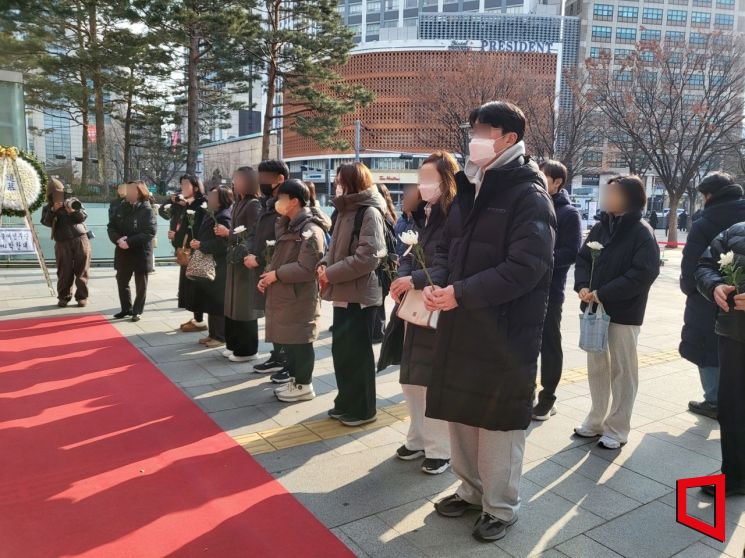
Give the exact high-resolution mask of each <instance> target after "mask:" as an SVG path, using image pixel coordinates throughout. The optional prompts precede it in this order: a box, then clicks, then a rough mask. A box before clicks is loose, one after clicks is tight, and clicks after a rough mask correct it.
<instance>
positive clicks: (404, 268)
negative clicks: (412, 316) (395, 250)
mask: <svg viewBox="0 0 745 558" xmlns="http://www.w3.org/2000/svg"><path fill="white" fill-rule="evenodd" d="M446 219H447V217H446V215H445V213H444V212H443V211H442V207H441V206H440V204H439V203H438V204H435V205H433V206H432V211H431V212H430V215H429V220H427V222H426V224H425V216H424V212H423V206H422V208H420V211H417V213H416V214H415V217H414V223H415V229H414V230H416V231H418V232H419V244H420V245H421V247H422V248H423V250H424V262H425V263H426V264H427V269H429V268H430V267H432V263H433V262H434V259H435V250H436V248H437V245H438V244H439V243H440V242H441V241H442V234H443V232H444V230H445V221H446ZM397 275H398V277H409V276H411V280H412V282H413V283H414V288H416V289H420V290H421V289H424V287H426V286H427V285H428V283H427V275H426V274H425V273H424V270H423V269H422V266H421V264H420V263H419V261H418V260H417V258H415V257H414V254H413V253H409V254H408V255H407V256H405V257H404V258H402V259H401V260H400V264H399V267H398V274H397ZM436 335H437V334H436V331H435V330H433V329H427V328H424V327H419V326H415V325H413V324H408V325H407V326H406V336H405V337H404V346H403V352H402V354H401V374H400V378H399V380H400V382H401V383H402V384H413V385H416V386H428V385H429V382H430V377H431V376H432V365H433V364H434V356H435V343H436Z"/></svg>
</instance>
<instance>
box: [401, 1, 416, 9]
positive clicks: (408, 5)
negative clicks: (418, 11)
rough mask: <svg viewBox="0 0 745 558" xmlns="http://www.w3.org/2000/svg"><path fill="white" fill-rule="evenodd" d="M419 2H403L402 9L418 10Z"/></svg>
mask: <svg viewBox="0 0 745 558" xmlns="http://www.w3.org/2000/svg"><path fill="white" fill-rule="evenodd" d="M418 7H419V0H404V9H406V8H418Z"/></svg>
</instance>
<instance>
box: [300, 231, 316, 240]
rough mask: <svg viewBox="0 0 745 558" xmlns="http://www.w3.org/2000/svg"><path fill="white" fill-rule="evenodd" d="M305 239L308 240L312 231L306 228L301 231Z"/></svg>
mask: <svg viewBox="0 0 745 558" xmlns="http://www.w3.org/2000/svg"><path fill="white" fill-rule="evenodd" d="M301 236H302V237H303V238H304V239H305V240H308V239H309V238H310V237H311V236H313V231H312V230H310V229H308V230H307V231H303V234H302V235H301Z"/></svg>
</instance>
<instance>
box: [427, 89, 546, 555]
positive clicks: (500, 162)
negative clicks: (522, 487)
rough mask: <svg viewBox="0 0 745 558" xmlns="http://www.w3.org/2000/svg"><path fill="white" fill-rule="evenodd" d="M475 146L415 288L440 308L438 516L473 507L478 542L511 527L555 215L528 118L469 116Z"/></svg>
mask: <svg viewBox="0 0 745 558" xmlns="http://www.w3.org/2000/svg"><path fill="white" fill-rule="evenodd" d="M469 120H470V124H471V129H472V131H473V134H474V137H473V138H472V139H471V142H470V144H469V154H470V155H469V160H468V162H467V163H466V167H465V172H463V171H462V172H459V173H458V174H457V175H456V185H457V195H456V198H455V200H454V201H453V203H452V204H451V206H450V210H449V211H448V218H447V222H446V224H445V229H444V231H443V236H442V241H441V242H440V243H439V244H438V245H437V248H436V249H435V258H434V264H433V265H432V267H431V268H430V275H431V276H432V280H433V282H434V283H435V285H438V288H432V287H426V288H425V289H424V290H423V293H422V294H423V297H424V300H425V304H426V306H427V308H428V309H429V310H437V309H439V310H441V311H442V313H441V314H440V317H439V320H438V323H437V333H436V337H435V354H434V357H433V359H432V363H433V367H432V373H431V374H432V375H431V380H430V382H429V385H428V386H427V408H426V416H428V417H430V418H436V419H440V420H446V421H448V422H450V446H451V452H452V467H453V472H454V473H455V474H456V476H458V478H459V479H461V481H462V482H461V484H460V485H459V487H458V489H457V491H456V493H455V494H452V495H450V496H447V497H445V498H443V499H442V500H440V501H439V502H437V504H435V509H436V510H437V512H438V513H439V514H440V515H443V516H445V517H457V516H461V515H463V514H464V513H465V512H466V511H468V510H470V509H474V508H477V509H478V508H480V509H482V515H481V518H480V519H479V521H478V522H477V523H476V526H475V527H474V530H473V536H474V537H476V538H477V539H478V540H481V541H485V542H488V541H494V540H497V539H500V538H502V537H504V536H505V529H507V527H508V526H509V525H511V524H513V523H514V522H515V521H516V520H517V512H518V510H519V508H520V495H519V483H520V477H521V475H522V462H523V454H524V449H525V437H526V433H525V431H526V429H527V428H528V426H529V425H530V419H531V414H532V410H533V394H534V392H535V377H536V369H537V367H538V352H539V350H540V346H541V332H542V331H543V320H544V318H545V316H546V303H547V301H548V293H549V289H550V286H551V269H552V263H553V251H554V239H555V234H556V215H555V213H554V207H553V204H552V203H551V198H550V197H549V195H548V193H547V192H546V182H545V178H544V176H543V174H542V173H541V171H540V170H538V165H536V164H535V162H534V161H533V160H532V159H531V158H530V157H529V156H528V155H527V154H526V150H525V143H524V142H523V137H524V134H525V125H526V122H525V115H524V114H523V112H522V110H520V109H519V108H518V107H516V106H515V105H513V104H511V103H507V102H501V101H495V102H490V103H486V104H484V105H483V106H481V107H480V108H478V109H476V110H475V111H474V112H473V113H472V114H471V118H470V119H469Z"/></svg>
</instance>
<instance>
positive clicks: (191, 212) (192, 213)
mask: <svg viewBox="0 0 745 558" xmlns="http://www.w3.org/2000/svg"><path fill="white" fill-rule="evenodd" d="M194 213H196V211H194V210H193V209H187V210H186V214H187V215H194Z"/></svg>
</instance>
